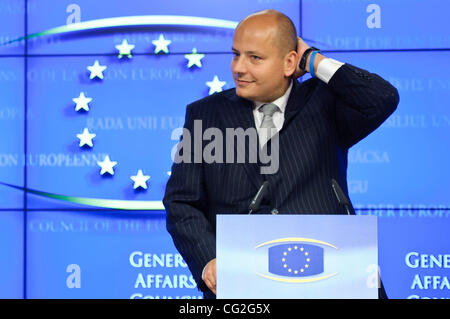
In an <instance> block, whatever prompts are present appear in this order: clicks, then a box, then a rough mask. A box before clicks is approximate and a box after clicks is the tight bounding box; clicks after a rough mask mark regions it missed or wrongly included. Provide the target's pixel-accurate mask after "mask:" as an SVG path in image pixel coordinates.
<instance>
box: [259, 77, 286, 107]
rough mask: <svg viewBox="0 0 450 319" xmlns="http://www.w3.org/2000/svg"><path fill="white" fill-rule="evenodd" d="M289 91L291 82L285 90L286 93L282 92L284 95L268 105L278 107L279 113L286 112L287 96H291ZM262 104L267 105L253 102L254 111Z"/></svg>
mask: <svg viewBox="0 0 450 319" xmlns="http://www.w3.org/2000/svg"><path fill="white" fill-rule="evenodd" d="M291 90H292V81H291V84H290V85H289V87H288V89H287V90H286V92H284V94H283V95H282V96H280V97H279V98H278V99H276V100H275V101H272V102H270V103H273V104H275V105H276V106H278V107H279V108H280V110H281V113H284V111H285V110H286V105H287V102H288V99H289V95H290V94H291ZM264 104H267V103H266V102H258V101H255V102H254V105H255V108H256V109H259V108H260V107H261V106H263V105H264Z"/></svg>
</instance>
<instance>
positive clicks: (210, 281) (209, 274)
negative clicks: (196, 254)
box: [202, 258, 216, 294]
mask: <svg viewBox="0 0 450 319" xmlns="http://www.w3.org/2000/svg"><path fill="white" fill-rule="evenodd" d="M202 279H203V281H204V282H205V284H206V286H208V288H209V289H211V291H212V292H213V293H214V294H216V258H214V259H213V260H211V261H210V262H208V263H207V264H206V266H205V269H204V270H203V277H202Z"/></svg>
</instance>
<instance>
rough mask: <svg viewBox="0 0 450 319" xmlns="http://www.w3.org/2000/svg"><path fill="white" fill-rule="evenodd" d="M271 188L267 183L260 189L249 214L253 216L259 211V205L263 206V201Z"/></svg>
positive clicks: (250, 206) (249, 208)
mask: <svg viewBox="0 0 450 319" xmlns="http://www.w3.org/2000/svg"><path fill="white" fill-rule="evenodd" d="M268 188H269V182H268V181H265V182H264V183H263V184H262V185H261V187H260V188H259V190H258V192H257V193H256V195H255V197H253V200H252V202H251V203H250V205H249V206H248V213H249V214H251V213H253V212H254V211H257V210H258V209H259V205H260V204H261V201H262V199H263V198H264V196H265V195H266V193H267V189H268Z"/></svg>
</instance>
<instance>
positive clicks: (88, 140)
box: [77, 128, 96, 147]
mask: <svg viewBox="0 0 450 319" xmlns="http://www.w3.org/2000/svg"><path fill="white" fill-rule="evenodd" d="M95 136H96V135H95V134H93V133H89V130H88V129H87V128H85V129H84V130H83V133H82V134H77V137H78V138H79V139H80V147H82V146H83V145H88V146H89V147H93V146H94V144H92V139H93V138H94V137H95Z"/></svg>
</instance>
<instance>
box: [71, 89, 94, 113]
mask: <svg viewBox="0 0 450 319" xmlns="http://www.w3.org/2000/svg"><path fill="white" fill-rule="evenodd" d="M72 101H74V102H75V103H76V105H75V111H77V112H78V111H79V110H81V109H83V110H85V111H89V105H88V103H89V102H91V101H92V99H91V98H90V97H86V96H85V95H84V92H81V93H80V96H79V97H75V98H73V99H72Z"/></svg>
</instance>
